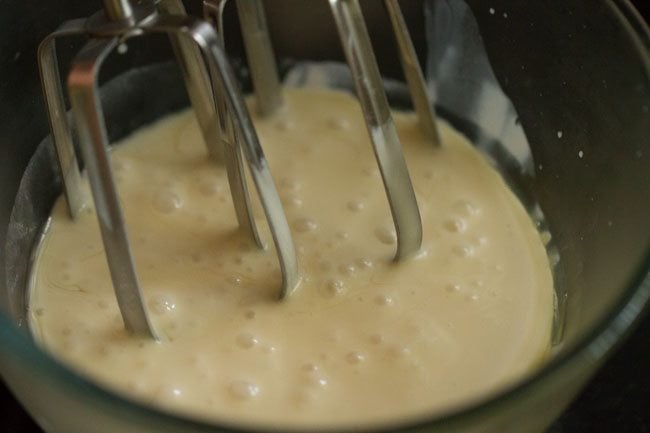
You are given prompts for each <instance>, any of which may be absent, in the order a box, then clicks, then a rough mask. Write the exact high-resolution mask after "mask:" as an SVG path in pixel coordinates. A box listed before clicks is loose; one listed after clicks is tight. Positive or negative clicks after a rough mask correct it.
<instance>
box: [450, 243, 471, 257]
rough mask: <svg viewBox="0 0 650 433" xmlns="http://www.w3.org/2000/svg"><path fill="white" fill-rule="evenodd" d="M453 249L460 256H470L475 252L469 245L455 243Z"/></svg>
mask: <svg viewBox="0 0 650 433" xmlns="http://www.w3.org/2000/svg"><path fill="white" fill-rule="evenodd" d="M453 250H454V254H456V255H457V256H458V257H461V258H470V257H473V256H474V255H475V254H476V250H475V249H474V247H473V246H471V245H456V246H455V247H454V248H453Z"/></svg>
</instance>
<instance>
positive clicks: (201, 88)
mask: <svg viewBox="0 0 650 433" xmlns="http://www.w3.org/2000/svg"><path fill="white" fill-rule="evenodd" d="M158 8H159V10H160V11H161V12H162V13H164V14H167V15H170V14H171V15H177V16H186V13H185V8H184V7H183V4H182V3H181V2H180V0H163V1H161V2H160V3H159V4H158ZM221 9H222V8H220V10H221ZM169 39H170V41H171V44H172V47H173V49H174V53H175V55H176V59H177V61H178V63H179V65H180V69H181V72H182V73H183V80H184V81H185V87H186V88H187V93H188V95H189V97H190V101H191V102H192V107H193V109H194V113H195V114H196V118H197V121H198V123H199V127H200V128H201V133H202V135H203V139H204V140H205V142H206V145H207V148H208V152H209V153H210V154H211V156H212V157H213V158H214V159H215V160H218V161H221V162H223V164H224V165H225V167H226V171H227V173H228V185H229V187H230V195H231V196H232V201H233V204H234V207H235V213H236V215H237V221H238V223H239V227H240V228H241V229H242V230H243V231H244V232H245V233H246V235H247V237H248V238H249V239H251V240H252V241H253V242H254V243H255V244H256V245H257V246H258V247H259V248H264V242H263V240H262V238H261V236H260V234H259V231H258V229H257V226H256V224H255V219H254V217H253V207H252V204H251V198H250V194H249V191H248V185H247V184H246V174H245V172H244V165H243V163H242V158H241V153H240V151H239V150H238V149H237V148H238V146H237V144H236V140H237V138H236V136H235V134H234V132H233V128H232V121H231V119H230V116H229V115H228V107H227V104H226V102H225V99H224V97H223V90H222V88H221V87H217V89H213V85H214V84H215V83H213V82H212V81H211V79H210V77H209V73H208V71H207V68H206V65H205V61H204V60H203V55H202V54H201V51H200V49H199V47H198V46H197V45H196V44H195V43H194V42H193V41H192V40H190V39H187V38H186V37H185V36H183V35H180V34H178V33H177V32H169Z"/></svg>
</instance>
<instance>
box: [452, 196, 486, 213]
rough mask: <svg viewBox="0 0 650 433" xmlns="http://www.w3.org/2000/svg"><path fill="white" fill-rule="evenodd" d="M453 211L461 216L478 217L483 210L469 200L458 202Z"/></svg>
mask: <svg viewBox="0 0 650 433" xmlns="http://www.w3.org/2000/svg"><path fill="white" fill-rule="evenodd" d="M452 209H453V210H454V211H455V212H457V213H458V214H459V215H461V216H466V217H469V216H474V215H478V214H479V213H480V212H481V209H480V208H479V207H477V206H476V205H475V204H474V203H473V202H471V201H469V200H458V201H456V202H455V203H454V204H453V205H452Z"/></svg>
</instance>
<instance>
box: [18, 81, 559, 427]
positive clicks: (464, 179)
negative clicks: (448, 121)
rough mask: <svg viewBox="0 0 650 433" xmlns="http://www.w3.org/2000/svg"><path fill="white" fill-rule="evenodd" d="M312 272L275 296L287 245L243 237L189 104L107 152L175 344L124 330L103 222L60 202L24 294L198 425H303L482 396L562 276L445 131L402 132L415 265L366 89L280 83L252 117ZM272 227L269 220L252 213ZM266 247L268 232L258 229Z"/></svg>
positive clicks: (71, 336)
mask: <svg viewBox="0 0 650 433" xmlns="http://www.w3.org/2000/svg"><path fill="white" fill-rule="evenodd" d="M254 120H255V123H256V127H257V130H258V134H259V136H260V140H261V142H262V145H263V147H264V149H265V152H266V154H267V157H268V160H269V163H270V166H271V170H272V173H273V175H274V178H275V181H276V183H277V186H278V189H279V192H280V195H281V198H282V201H283V203H284V206H285V210H286V213H287V217H288V219H289V222H290V224H291V227H292V231H293V236H294V240H295V243H296V246H297V251H298V254H299V265H300V269H301V272H302V276H303V281H302V284H301V286H300V287H299V288H298V290H297V291H296V292H295V294H294V295H292V297H291V298H290V299H288V300H287V301H286V302H277V301H276V300H275V299H276V296H277V291H278V288H279V284H280V272H279V268H278V263H277V259H276V257H275V251H274V249H273V248H272V247H271V248H269V249H268V250H267V251H260V250H256V249H255V247H254V246H252V244H251V242H250V241H249V240H248V239H246V238H245V237H244V235H243V234H242V233H241V232H240V231H239V230H238V229H237V221H236V218H235V213H234V209H233V206H232V202H231V198H230V195H229V190H228V185H227V177H226V173H225V170H224V168H223V167H219V166H217V165H215V163H214V162H211V161H210V160H209V159H208V157H207V152H206V149H205V146H204V145H203V142H202V139H201V135H200V133H199V129H198V126H197V124H196V121H195V119H194V117H193V115H192V114H191V113H190V112H187V111H186V112H181V113H178V114H175V115H173V116H170V117H168V118H166V119H164V120H161V121H159V122H157V123H156V124H154V125H152V126H149V127H146V128H143V129H142V130H140V131H138V132H136V133H135V134H133V135H132V136H131V137H129V138H127V139H126V140H124V142H123V143H122V145H120V146H119V147H118V148H117V149H116V150H115V151H114V152H113V153H112V162H113V168H114V171H115V173H116V176H117V179H118V184H119V191H120V194H121V198H122V202H123V206H124V209H125V214H126V220H127V222H128V228H129V235H130V239H131V242H132V246H133V251H134V254H135V260H136V265H137V270H138V273H139V276H140V280H141V284H142V287H143V291H144V293H145V297H146V302H147V307H148V308H149V312H150V313H151V316H152V320H153V322H154V324H155V326H156V328H157V330H159V332H160V333H161V334H162V335H163V336H164V339H165V341H163V342H162V343H155V342H152V341H146V340H141V339H138V338H134V337H131V336H130V335H128V334H127V333H126V332H125V331H124V328H123V323H122V320H121V317H120V314H119V311H118V308H117V304H116V301H115V298H114V295H113V290H112V285H111V281H110V278H109V273H108V269H107V265H106V260H105V257H104V251H103V247H102V243H101V241H100V235H99V229H98V226H97V219H96V216H95V215H94V212H93V211H92V209H90V208H89V209H88V211H87V212H86V213H84V214H83V215H82V216H81V217H80V218H79V220H78V221H76V222H72V221H71V220H70V219H69V218H68V216H67V214H66V209H65V203H64V201H63V199H59V200H58V202H57V203H56V205H55V206H54V209H53V212H52V223H51V227H50V229H49V232H48V233H47V236H46V238H45V240H44V242H43V244H42V246H41V248H40V251H39V255H38V260H37V263H36V267H35V270H34V278H33V280H34V282H33V288H32V292H31V310H30V311H31V327H32V330H33V332H34V334H35V336H36V338H37V340H38V341H39V342H40V343H41V344H42V345H43V346H44V347H45V348H46V349H47V350H49V351H50V352H52V353H53V354H54V355H55V356H56V357H58V358H60V359H61V360H63V361H64V362H66V363H68V364H70V365H71V366H72V367H73V368H75V369H77V370H79V371H80V372H82V373H83V374H84V375H88V376H90V377H91V378H93V379H94V380H96V381H98V382H100V383H102V384H105V385H107V386H109V387H111V388H113V389H115V390H117V391H118V392H121V393H125V394H128V395H130V396H132V397H135V398H137V399H140V400H143V401H145V402H150V403H152V404H154V405H157V406H161V407H164V408H167V409H169V410H172V411H175V412H181V413H184V414H186V415H190V416H194V417H197V418H205V419H211V420H227V421H229V422H238V423H242V424H251V423H253V424H257V423H263V424H265V425H281V426H294V427H302V428H307V427H315V426H328V427H335V426H350V425H357V424H374V423H384V422H391V421H397V420H400V419H403V418H407V417H416V416H422V415H425V414H431V413H435V412H439V411H442V410H446V409H449V408H451V407H456V406H458V405H460V404H463V403H467V402H469V401H472V400H476V399H480V398H483V397H485V396H486V395H487V394H489V393H491V392H494V391H495V390H496V389H498V388H499V387H502V386H504V385H505V384H507V383H510V382H511V381H513V380H515V379H517V378H520V377H521V376H522V375H524V374H525V373H527V372H529V371H531V369H533V368H534V367H536V366H537V365H538V364H539V363H540V362H541V361H542V360H543V358H544V356H545V354H546V353H547V351H548V349H549V345H550V332H551V320H552V313H553V311H552V309H553V287H552V278H551V272H550V269H549V264H548V260H547V257H546V253H545V250H544V247H543V244H542V242H541V241H540V237H539V234H538V233H537V231H536V230H535V227H534V225H533V223H532V222H531V220H530V218H529V217H528V215H527V214H526V212H525V210H524V209H523V207H522V205H521V204H520V203H519V202H518V201H517V199H516V198H515V197H514V195H513V194H512V193H511V191H510V190H509V189H508V188H507V186H506V185H505V184H504V182H503V180H502V178H501V177H500V175H499V174H498V173H497V172H496V171H495V170H494V169H492V168H491V167H490V166H489V164H488V163H487V162H486V161H485V159H484V158H483V157H482V156H481V155H480V154H479V153H478V152H477V151H475V150H474V149H473V148H472V146H471V145H470V144H469V143H468V142H467V141H466V139H465V138H463V137H462V136H461V135H460V134H458V133H457V132H455V131H453V130H452V129H451V128H450V127H448V126H446V125H445V124H441V136H442V141H443V143H444V146H443V147H442V148H439V149H436V148H434V147H433V146H432V145H431V144H430V143H428V142H427V141H426V140H425V139H424V137H423V136H422V135H421V134H420V132H419V130H418V127H417V121H416V119H415V116H414V115H413V114H403V113H396V114H395V120H396V123H397V129H398V132H399V135H400V138H401V140H402V144H403V146H404V151H405V155H406V159H407V162H408V166H409V169H410V173H411V176H412V180H413V184H414V186H415V190H416V195H417V198H418V202H419V205H420V210H421V213H422V220H423V227H424V241H423V246H422V254H420V255H419V257H418V258H416V259H412V260H409V261H406V262H403V263H399V264H395V263H393V262H392V261H391V259H392V257H393V255H394V251H395V247H396V235H395V232H394V228H393V225H392V220H391V217H390V211H389V208H388V204H387V200H386V197H385V194H384V190H383V186H382V183H381V178H380V176H379V172H378V169H377V166H376V163H375V160H374V156H373V154H372V148H371V145H370V143H369V139H368V135H367V131H366V128H365V124H364V122H363V116H362V113H361V111H360V108H359V105H358V103H357V102H356V100H355V99H354V98H353V97H352V96H350V95H348V94H344V93H340V92H334V91H325V90H287V92H286V110H285V111H284V112H283V113H281V114H279V115H278V116H276V117H274V118H272V119H254ZM256 216H257V218H258V221H259V222H260V223H261V225H262V226H264V224H263V213H262V212H261V210H260V209H259V206H258V209H257V210H256ZM264 234H265V238H266V240H267V243H270V242H271V238H270V236H269V234H268V232H264Z"/></svg>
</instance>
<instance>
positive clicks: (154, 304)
mask: <svg viewBox="0 0 650 433" xmlns="http://www.w3.org/2000/svg"><path fill="white" fill-rule="evenodd" d="M149 308H151V311H152V312H154V313H155V314H158V315H162V314H167V313H170V312H172V311H174V310H175V309H176V303H175V302H174V300H173V299H172V298H171V297H169V296H167V295H154V296H152V297H151V299H150V300H149Z"/></svg>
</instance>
